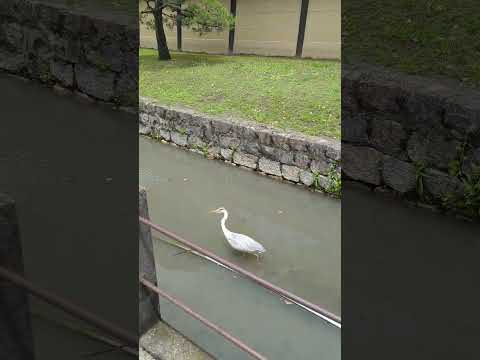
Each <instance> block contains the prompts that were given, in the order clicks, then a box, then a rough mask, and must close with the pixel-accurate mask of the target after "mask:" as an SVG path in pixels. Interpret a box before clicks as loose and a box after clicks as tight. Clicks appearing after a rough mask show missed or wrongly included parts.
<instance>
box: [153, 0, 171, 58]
mask: <svg viewBox="0 0 480 360" xmlns="http://www.w3.org/2000/svg"><path fill="white" fill-rule="evenodd" d="M162 5H163V0H156V1H155V11H154V13H153V17H154V18H155V36H156V38H157V49H158V50H157V51H158V59H159V60H170V59H171V57H170V51H169V50H168V45H167V37H166V36H165V30H164V28H163V17H162V9H161V6H162Z"/></svg>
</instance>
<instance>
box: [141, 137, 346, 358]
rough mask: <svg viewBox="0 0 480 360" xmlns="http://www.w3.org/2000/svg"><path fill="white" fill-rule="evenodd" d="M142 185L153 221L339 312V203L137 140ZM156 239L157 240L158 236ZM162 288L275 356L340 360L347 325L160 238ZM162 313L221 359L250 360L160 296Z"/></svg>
mask: <svg viewBox="0 0 480 360" xmlns="http://www.w3.org/2000/svg"><path fill="white" fill-rule="evenodd" d="M140 184H141V185H143V186H145V187H146V188H147V192H148V202H149V210H150V217H151V219H152V220H153V222H155V223H158V224H160V225H163V226H165V227H167V228H168V229H170V230H171V231H173V232H176V233H177V234H179V235H181V236H183V237H185V238H187V239H189V240H192V241H194V242H195V243H197V244H198V245H200V246H203V247H204V248H207V249H208V250H211V251H213V252H214V253H216V254H218V255H220V256H222V257H224V258H227V259H228V260H230V261H233V262H235V263H237V264H239V265H241V266H242V267H244V268H246V269H247V270H249V271H252V272H253V273H255V274H257V275H259V276H260V277H262V278H264V279H266V280H268V281H270V282H272V283H274V284H275V285H278V286H281V287H283V288H285V289H287V290H289V291H291V292H293V293H295V294H297V295H299V296H301V297H304V298H305V299H307V300H309V301H311V302H314V303H316V304H318V305H320V306H322V307H324V308H326V309H327V310H329V311H331V312H334V313H337V314H340V310H341V307H340V296H341V293H340V279H341V276H340V275H341V274H340V202H339V201H338V200H335V199H332V198H329V197H327V196H324V195H321V194H318V193H311V192H308V191H305V190H304V189H301V188H299V187H297V186H294V185H290V184H285V183H281V182H278V181H275V180H272V179H270V178H267V177H263V176H260V175H257V174H253V173H251V172H249V171H246V170H243V169H239V168H232V167H231V166H229V165H226V164H224V163H221V162H218V161H208V160H206V159H204V158H202V157H201V156H200V155H197V154H193V153H189V152H185V151H183V150H179V149H176V148H174V147H171V146H168V145H164V144H160V143H158V142H155V141H152V140H149V139H146V138H141V139H140ZM219 206H224V207H225V208H227V210H229V213H230V217H229V219H228V221H227V227H229V229H230V230H232V231H235V232H240V233H244V234H247V235H249V236H251V237H253V238H254V239H256V240H257V241H259V242H261V243H262V244H263V245H264V246H265V248H266V249H267V253H266V255H265V256H264V258H263V259H262V260H261V261H260V262H257V260H256V259H255V257H252V256H242V255H237V254H235V253H234V252H233V251H232V250H231V249H230V248H229V247H228V245H227V244H226V243H225V241H224V238H223V234H222V232H221V228H220V216H219V215H213V214H209V213H208V211H209V210H211V209H215V208H217V207H219ZM154 241H155V240H154ZM154 246H155V252H156V257H157V262H158V265H157V267H158V268H157V271H158V278H159V284H160V286H161V288H163V289H164V290H166V291H168V292H169V293H171V294H172V295H174V296H176V297H178V298H179V299H180V300H182V301H184V302H185V303H186V304H187V305H190V306H191V307H192V308H193V309H195V310H196V311H198V312H200V313H201V314H203V315H205V316H206V317H207V318H208V319H210V320H212V321H214V322H216V323H217V324H221V325H222V326H223V327H225V328H226V329H228V330H229V331H231V332H232V333H233V334H234V335H236V336H238V337H239V338H240V339H242V340H244V341H245V342H246V343H247V344H249V345H250V346H252V347H253V348H255V349H256V350H257V351H259V352H261V353H263V354H264V355H266V356H267V357H269V358H271V359H294V358H297V359H316V358H325V359H339V358H340V331H339V330H338V329H337V328H335V327H333V326H332V325H328V324H326V323H325V322H324V321H323V320H321V319H319V318H317V317H315V316H313V315H312V314H310V313H308V312H306V311H305V310H302V309H300V308H298V307H297V306H296V305H288V304H285V303H284V302H283V301H282V300H281V299H279V298H278V297H277V296H274V295H272V294H270V293H269V292H267V291H266V290H264V289H263V288H261V287H259V286H257V285H255V284H253V283H252V282H250V281H248V280H245V279H242V278H238V277H236V276H234V275H233V274H232V273H231V272H229V271H227V270H224V269H221V268H219V267H218V266H216V265H214V264H211V263H209V262H207V261H205V260H203V259H200V258H198V257H196V256H195V255H191V254H178V253H179V250H178V249H177V248H174V247H172V246H171V245H168V244H165V243H162V242H161V241H155V243H154ZM161 312H162V315H163V316H164V319H165V320H167V322H169V323H171V324H172V325H173V326H174V327H176V328H177V329H178V330H180V331H181V332H183V333H185V335H187V336H189V337H191V338H192V339H193V340H194V341H196V342H197V343H198V344H199V345H201V346H203V347H204V348H205V349H206V350H207V351H209V352H211V353H212V354H213V355H215V356H217V357H219V358H221V359H224V358H225V359H226V358H228V359H232V360H235V359H245V358H248V357H246V356H245V355H244V354H242V353H240V352H239V351H238V350H235V349H233V348H232V346H230V345H229V344H227V343H226V342H225V340H223V339H221V338H220V337H219V336H217V335H214V334H212V333H211V332H210V331H208V330H205V328H204V327H203V326H200V325H199V324H198V323H197V322H196V321H192V320H191V319H189V318H188V317H186V316H185V315H184V314H182V313H181V312H180V311H178V310H177V309H175V308H173V307H172V306H171V305H169V304H167V303H164V302H162V304H161Z"/></svg>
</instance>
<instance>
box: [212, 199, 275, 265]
mask: <svg viewBox="0 0 480 360" xmlns="http://www.w3.org/2000/svg"><path fill="white" fill-rule="evenodd" d="M210 213H215V214H223V218H222V220H221V221H220V224H221V226H222V230H223V234H224V235H225V239H227V242H228V244H229V245H230V246H231V247H232V248H233V249H235V250H237V251H240V252H242V253H249V254H253V255H255V256H256V257H257V260H259V256H260V255H262V254H263V253H265V251H266V250H265V248H264V247H263V245H262V244H260V243H258V242H256V241H255V240H253V239H252V238H251V237H248V236H247V235H243V234H237V233H234V232H232V231H230V230H228V229H227V227H226V226H225V222H226V221H227V219H228V212H227V210H226V209H225V208H224V207H220V208H218V209H216V210H212V211H210Z"/></svg>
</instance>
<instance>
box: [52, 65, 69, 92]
mask: <svg viewBox="0 0 480 360" xmlns="http://www.w3.org/2000/svg"><path fill="white" fill-rule="evenodd" d="M50 72H51V73H52V75H53V77H54V78H55V79H57V80H58V81H59V82H60V83H61V84H62V85H63V86H66V87H72V86H73V65H72V64H67V63H65V62H62V61H52V62H51V64H50Z"/></svg>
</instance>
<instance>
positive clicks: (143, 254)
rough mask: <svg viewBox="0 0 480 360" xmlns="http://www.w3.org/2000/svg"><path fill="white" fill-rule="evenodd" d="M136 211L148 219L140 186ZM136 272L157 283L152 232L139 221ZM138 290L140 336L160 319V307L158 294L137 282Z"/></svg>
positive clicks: (144, 196)
mask: <svg viewBox="0 0 480 360" xmlns="http://www.w3.org/2000/svg"><path fill="white" fill-rule="evenodd" d="M138 200H139V203H138V212H139V215H140V216H141V217H144V218H146V219H149V215H148V203H147V192H146V190H145V189H144V188H140V189H139V192H138ZM138 256H139V258H138V260H139V261H138V265H139V267H138V272H139V274H141V275H143V276H144V277H145V278H146V279H147V280H148V281H150V282H152V283H153V284H157V273H156V268H155V258H154V255H153V243H152V232H151V229H150V227H149V226H146V225H144V224H142V223H140V228H139V244H138ZM138 291H139V309H138V311H139V314H138V321H139V331H140V336H141V335H143V334H144V333H145V332H146V331H148V330H149V329H150V328H151V327H152V326H153V325H155V323H156V322H158V321H159V320H160V307H159V303H158V295H157V294H155V293H152V292H151V291H149V290H148V289H146V288H145V287H144V286H143V285H142V284H140V283H139V284H138Z"/></svg>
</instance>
